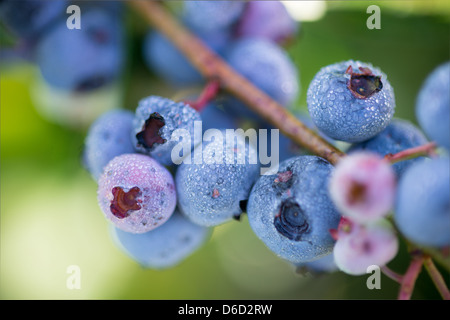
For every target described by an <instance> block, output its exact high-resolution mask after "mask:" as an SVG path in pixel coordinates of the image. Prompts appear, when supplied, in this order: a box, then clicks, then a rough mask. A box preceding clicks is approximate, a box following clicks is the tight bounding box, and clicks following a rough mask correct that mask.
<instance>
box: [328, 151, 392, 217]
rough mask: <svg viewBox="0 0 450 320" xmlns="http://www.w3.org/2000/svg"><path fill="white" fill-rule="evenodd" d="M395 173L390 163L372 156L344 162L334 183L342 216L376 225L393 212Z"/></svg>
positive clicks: (332, 187) (356, 155) (354, 156)
mask: <svg viewBox="0 0 450 320" xmlns="http://www.w3.org/2000/svg"><path fill="white" fill-rule="evenodd" d="M395 179H396V178H395V173H394V171H393V169H392V166H391V165H390V163H389V162H387V161H386V160H384V159H383V158H381V157H380V156H378V155H376V154H373V153H369V152H355V153H353V154H350V155H348V156H346V157H345V158H344V159H342V160H341V161H340V162H339V163H338V164H337V165H336V167H335V170H334V171H333V173H332V175H331V179H330V185H329V188H330V196H331V199H332V200H333V202H334V203H335V205H336V207H337V208H338V209H339V210H340V211H341V214H342V215H344V216H348V217H350V218H352V219H354V220H355V221H357V222H359V223H366V222H371V221H375V220H377V219H379V218H381V217H384V216H385V215H387V214H388V213H389V211H390V210H391V209H392V206H393V204H394V199H395V188H396V180H395Z"/></svg>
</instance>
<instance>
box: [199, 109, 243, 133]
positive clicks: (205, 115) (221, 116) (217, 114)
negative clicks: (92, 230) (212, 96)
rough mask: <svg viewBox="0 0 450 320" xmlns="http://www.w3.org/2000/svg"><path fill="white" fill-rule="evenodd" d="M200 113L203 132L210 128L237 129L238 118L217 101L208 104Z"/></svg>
mask: <svg viewBox="0 0 450 320" xmlns="http://www.w3.org/2000/svg"><path fill="white" fill-rule="evenodd" d="M200 115H201V117H202V130H203V132H205V131H206V130H208V129H237V122H236V120H235V119H234V118H233V117H231V115H230V114H229V113H227V112H226V111H225V110H224V109H223V108H221V107H220V106H219V105H218V104H217V103H215V102H211V103H209V104H208V105H206V106H205V107H204V108H203V109H202V110H201V112H200Z"/></svg>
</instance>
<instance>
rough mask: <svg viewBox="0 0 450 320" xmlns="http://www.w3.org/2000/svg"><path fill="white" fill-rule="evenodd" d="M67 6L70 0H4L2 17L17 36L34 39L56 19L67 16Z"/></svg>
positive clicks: (0, 15)
mask: <svg viewBox="0 0 450 320" xmlns="http://www.w3.org/2000/svg"><path fill="white" fill-rule="evenodd" d="M67 6H68V2H67V1H64V0H61V1H46V0H20V1H18V0H3V1H2V2H1V3H0V18H1V20H2V22H4V23H5V25H6V26H7V27H8V29H9V30H11V31H12V32H13V33H14V34H15V35H16V36H17V37H20V38H24V39H28V40H32V38H36V37H39V36H41V35H42V34H43V33H44V32H45V31H47V30H48V29H49V27H51V26H52V24H54V23H55V21H57V20H59V19H61V18H65V16H64V14H65V11H66V8H67ZM64 21H65V20H64ZM34 40H35V39H34Z"/></svg>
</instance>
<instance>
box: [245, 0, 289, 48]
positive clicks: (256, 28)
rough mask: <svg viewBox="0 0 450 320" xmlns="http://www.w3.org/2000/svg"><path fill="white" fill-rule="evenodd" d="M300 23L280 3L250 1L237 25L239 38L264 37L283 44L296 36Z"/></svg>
mask: <svg viewBox="0 0 450 320" xmlns="http://www.w3.org/2000/svg"><path fill="white" fill-rule="evenodd" d="M297 29H298V23H297V22H296V21H295V20H294V19H293V18H292V17H291V16H290V14H289V13H288V11H287V10H286V7H285V6H284V4H283V3H281V2H280V1H249V2H248V4H247V6H246V8H245V10H244V13H243V15H242V16H241V18H240V19H239V23H238V25H237V34H238V36H239V37H262V38H265V39H268V40H272V41H274V42H277V43H283V42H285V41H286V40H288V39H291V38H292V37H294V36H295V33H296V32H297Z"/></svg>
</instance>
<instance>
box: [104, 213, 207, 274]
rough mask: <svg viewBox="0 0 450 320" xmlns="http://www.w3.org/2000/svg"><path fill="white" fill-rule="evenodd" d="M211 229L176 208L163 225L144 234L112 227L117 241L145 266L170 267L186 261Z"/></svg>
mask: <svg viewBox="0 0 450 320" xmlns="http://www.w3.org/2000/svg"><path fill="white" fill-rule="evenodd" d="M210 235H211V229H210V228H206V227H202V226H199V225H197V224H194V223H192V222H190V221H189V220H188V219H187V218H186V217H184V216H183V215H181V214H180V213H179V212H178V211H175V212H174V213H173V215H172V216H171V217H170V219H169V220H167V221H166V222H165V223H164V224H163V225H161V226H160V227H158V228H156V229H155V230H151V231H148V232H145V233H141V234H133V233H130V232H126V231H123V230H121V229H119V228H117V227H113V228H112V236H113V239H114V241H115V244H116V245H117V246H118V247H119V248H120V249H121V250H122V251H123V252H125V253H126V254H127V255H128V256H129V257H130V258H132V259H133V260H135V261H136V262H138V263H139V264H140V265H141V266H142V267H144V268H151V269H167V268H171V267H174V266H176V265H178V264H180V263H181V262H183V261H185V260H186V259H187V258H188V257H189V256H190V255H192V254H193V253H194V252H195V251H196V250H198V249H199V248H200V247H201V246H202V245H203V244H204V243H205V242H206V241H207V240H208V239H209V237H210Z"/></svg>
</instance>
